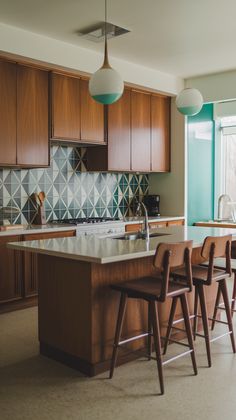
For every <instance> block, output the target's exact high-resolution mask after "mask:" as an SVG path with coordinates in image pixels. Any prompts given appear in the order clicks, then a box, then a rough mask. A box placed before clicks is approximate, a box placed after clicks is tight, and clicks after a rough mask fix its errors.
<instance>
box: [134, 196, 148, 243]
mask: <svg viewBox="0 0 236 420" xmlns="http://www.w3.org/2000/svg"><path fill="white" fill-rule="evenodd" d="M141 209H143V211H144V227H143V229H142V231H141V235H142V237H143V238H145V239H146V240H149V224H148V212H147V207H146V206H145V204H144V203H143V202H142V201H139V203H138V205H137V209H136V214H138V213H139V211H140V210H141Z"/></svg>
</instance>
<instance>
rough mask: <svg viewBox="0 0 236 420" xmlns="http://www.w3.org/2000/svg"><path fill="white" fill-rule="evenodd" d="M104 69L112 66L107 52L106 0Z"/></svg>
mask: <svg viewBox="0 0 236 420" xmlns="http://www.w3.org/2000/svg"><path fill="white" fill-rule="evenodd" d="M102 67H104V68H110V67H111V66H110V64H109V61H108V51H107V0H105V50H104V62H103V66H102Z"/></svg>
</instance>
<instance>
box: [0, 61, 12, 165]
mask: <svg viewBox="0 0 236 420" xmlns="http://www.w3.org/2000/svg"><path fill="white" fill-rule="evenodd" d="M0 165H1V166H3V165H16V64H15V63H8V62H4V61H0Z"/></svg>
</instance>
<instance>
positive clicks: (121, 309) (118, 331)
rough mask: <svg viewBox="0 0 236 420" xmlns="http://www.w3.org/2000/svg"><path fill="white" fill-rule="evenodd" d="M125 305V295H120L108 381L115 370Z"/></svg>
mask: <svg viewBox="0 0 236 420" xmlns="http://www.w3.org/2000/svg"><path fill="white" fill-rule="evenodd" d="M126 305H127V295H126V293H121V297H120V306H119V313H118V318H117V324H116V333H115V340H114V347H113V352H112V358H111V368H110V379H111V378H112V376H113V372H114V368H115V365H116V360H117V353H118V344H119V341H120V336H121V331H122V326H123V322H124V317H125V310H126Z"/></svg>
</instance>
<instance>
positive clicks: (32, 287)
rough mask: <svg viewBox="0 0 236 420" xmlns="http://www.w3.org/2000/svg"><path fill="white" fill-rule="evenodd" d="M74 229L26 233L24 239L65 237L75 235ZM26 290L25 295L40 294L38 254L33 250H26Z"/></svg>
mask: <svg viewBox="0 0 236 420" xmlns="http://www.w3.org/2000/svg"><path fill="white" fill-rule="evenodd" d="M75 235H76V232H75V231H74V230H71V231H66V232H50V233H47V232H45V233H36V234H32V235H25V236H24V241H36V240H40V239H52V238H65V237H71V236H75ZM24 291H25V297H30V296H36V295H37V294H38V256H37V254H35V253H33V252H24Z"/></svg>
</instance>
